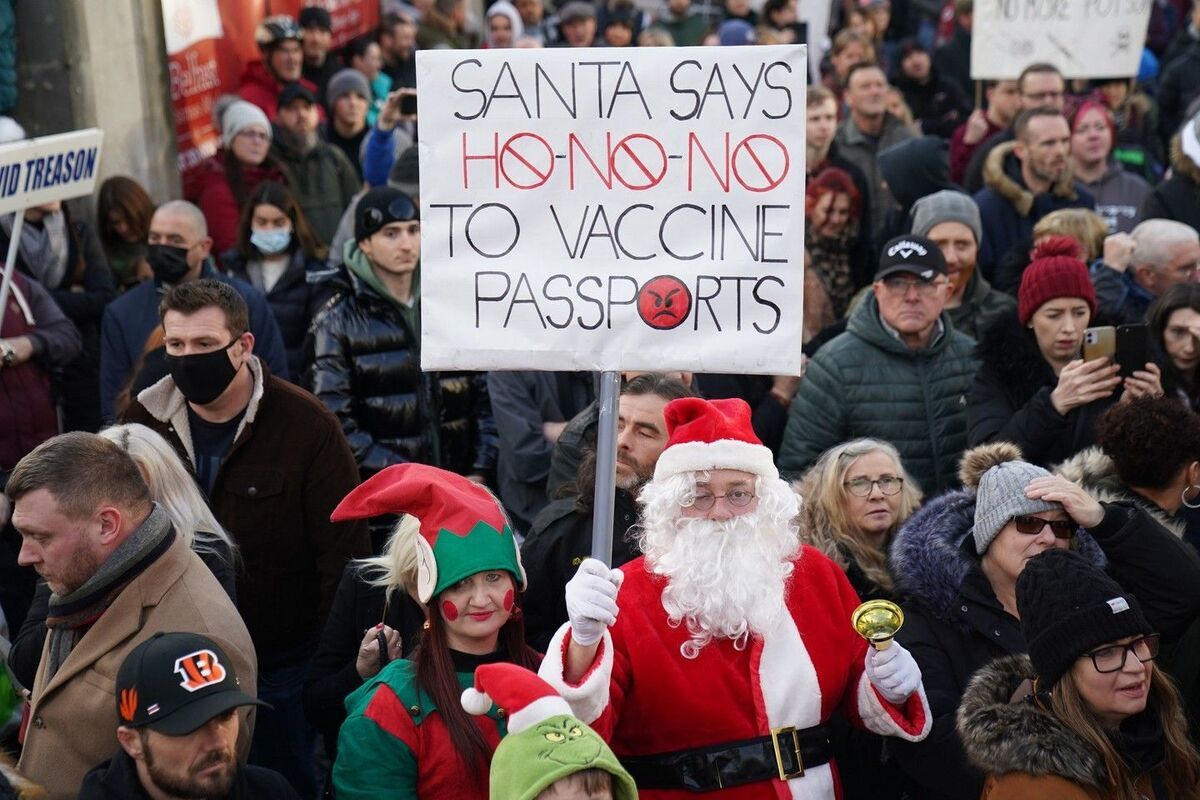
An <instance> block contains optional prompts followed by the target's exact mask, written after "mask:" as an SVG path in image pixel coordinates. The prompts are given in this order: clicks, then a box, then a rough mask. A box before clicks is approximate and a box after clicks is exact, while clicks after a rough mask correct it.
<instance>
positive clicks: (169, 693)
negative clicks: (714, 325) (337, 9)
mask: <svg viewBox="0 0 1200 800" xmlns="http://www.w3.org/2000/svg"><path fill="white" fill-rule="evenodd" d="M385 6H386V7H385V10H384V13H383V14H382V22H381V24H380V26H379V27H378V29H377V30H375V31H372V32H371V33H369V34H367V35H364V36H361V37H359V38H357V39H355V40H353V41H352V42H350V43H349V44H348V45H346V46H345V47H343V48H342V49H341V50H340V51H337V52H335V51H333V50H332V49H331V42H332V28H333V24H332V23H333V21H332V18H331V16H330V14H329V12H328V11H327V10H325V9H324V8H322V7H319V6H309V7H305V8H303V9H302V10H301V12H300V14H299V16H298V18H296V19H293V18H291V17H288V16H285V15H277V16H271V17H268V18H266V19H265V20H263V21H262V23H261V24H260V26H259V28H258V30H257V32H256V40H257V42H258V45H259V48H260V52H261V58H260V59H258V60H255V61H253V62H251V63H250V64H248V65H247V66H246V69H245V72H244V74H243V75H242V77H241V80H240V88H239V89H238V91H237V93H236V94H234V95H228V96H224V97H222V98H221V99H220V101H219V102H218V103H217V105H216V107H215V109H214V124H215V127H216V129H217V130H218V131H219V132H220V135H221V146H220V148H219V149H218V151H217V152H216V154H215V155H213V156H212V157H211V158H210V159H209V160H208V161H207V162H205V163H204V164H202V165H201V166H200V167H199V168H198V169H197V170H196V172H195V174H194V175H192V176H190V177H189V180H188V181H187V182H186V188H185V191H184V196H183V197H168V196H163V195H162V190H161V189H160V188H159V187H144V186H142V185H140V184H139V183H138V182H137V181H136V180H134V179H132V178H130V177H127V176H115V177H109V178H108V179H107V180H105V181H104V182H103V183H102V185H101V186H100V188H99V190H98V193H97V195H96V197H95V203H94V208H95V217H94V218H89V215H87V214H85V213H83V212H81V211H80V210H78V209H76V208H74V207H73V204H62V203H50V204H46V205H42V206H38V207H35V208H30V209H27V210H26V211H24V212H23V213H24V222H23V225H22V227H21V234H20V241H19V242H17V243H16V253H17V261H16V271H15V274H14V279H13V284H12V294H11V298H10V300H9V302H8V305H7V306H6V307H5V308H4V309H2V314H0V321H2V325H3V329H2V331H0V334H2V338H0V390H2V391H0V484H3V485H4V494H3V495H2V496H0V525H2V526H3V531H2V533H0V611H2V616H0V645H2V648H0V654H2V655H3V656H4V659H5V662H6V665H7V670H6V671H3V673H4V674H3V675H0V750H3V751H8V752H10V753H11V754H12V755H13V756H15V757H17V758H19V761H17V760H13V761H11V762H10V761H8V760H6V759H4V758H0V798H5V797H9V796H12V797H20V796H28V797H32V796H35V795H22V794H20V793H21V792H25V791H35V790H36V789H41V790H44V792H45V794H44V795H37V796H48V797H49V798H51V799H52V800H66V798H76V797H80V798H89V800H90V799H91V798H132V797H149V798H156V799H157V798H196V799H197V800H220V799H221V798H226V797H229V798H232V797H256V798H297V797H299V798H304V800H312V799H314V798H317V797H338V798H343V799H344V800H352V798H373V799H376V800H377V799H378V798H417V797H420V798H425V799H426V800H438V799H439V798H440V799H445V800H449V799H453V800H459V799H460V798H486V797H489V796H490V797H492V798H494V799H495V800H505V799H506V798H513V800H517V798H520V800H535V798H540V799H541V800H553V799H555V798H557V799H559V800H566V799H567V798H572V799H575V800H577V799H580V798H587V800H600V799H601V798H603V799H604V800H632V799H633V798H634V797H638V796H641V797H646V798H663V800H666V798H677V797H681V796H683V793H684V792H703V793H713V794H714V795H716V796H720V797H728V798H730V799H731V800H739V799H744V800H755V799H756V798H779V797H791V798H814V799H815V798H822V800H833V799H834V798H845V799H846V800H856V799H857V798H880V799H882V800H951V799H952V800H974V798H980V797H983V798H989V800H1005V799H1006V798H1024V797H1063V798H1088V799H1089V800H1137V799H1138V798H1156V799H1157V800H1167V799H1168V798H1172V799H1175V798H1180V799H1182V800H1186V799H1187V798H1200V755H1198V753H1197V744H1198V743H1200V555H1198V554H1197V552H1196V548H1197V547H1200V417H1198V416H1197V413H1198V412H1200V373H1198V367H1200V275H1198V274H1197V269H1198V267H1200V110H1198V108H1197V107H1198V106H1200V78H1198V77H1197V76H1200V66H1198V64H1197V60H1198V59H1200V0H1193V2H1192V4H1191V5H1189V4H1187V3H1186V2H1184V1H1183V0H1159V2H1156V3H1154V4H1152V10H1151V12H1150V26H1149V30H1148V32H1147V37H1146V42H1145V48H1144V52H1143V57H1142V67H1141V71H1140V72H1139V74H1138V76H1136V77H1128V78H1127V77H1123V76H1114V77H1106V78H1101V79H1091V80H1079V79H1073V78H1069V77H1065V76H1064V75H1063V74H1062V72H1061V71H1060V70H1059V69H1058V68H1057V67H1056V66H1054V65H1053V64H1049V63H1031V64H1024V65H1014V66H1015V67H1016V68H1015V69H1014V72H1019V76H1018V77H1017V78H1015V79H1011V80H995V81H983V82H979V83H975V82H973V81H972V80H971V79H970V73H969V70H970V51H971V37H972V21H973V13H972V3H971V0H948V2H946V3H945V4H944V5H941V6H939V5H938V4H930V3H922V2H916V0H845V2H841V3H834V4H833V5H832V8H831V12H832V18H831V23H830V28H829V30H828V31H816V30H810V29H809V27H808V25H807V24H806V22H805V21H804V20H802V19H800V18H799V16H798V11H797V4H796V1H795V0H766V2H763V3H758V4H755V3H753V2H751V0H724V2H723V3H722V4H717V3H713V2H708V3H706V4H705V5H703V6H700V5H697V6H695V7H693V4H692V2H691V0H667V2H665V3H655V2H646V1H644V0H638V2H631V1H630V0H595V2H590V1H589V0H566V1H565V2H562V3H561V4H559V5H557V6H555V5H553V4H552V3H551V2H550V0H515V2H509V0H495V2H492V3H491V4H487V5H486V7H485V8H484V12H483V14H482V16H480V17H478V18H476V17H474V16H473V14H472V13H471V12H470V10H469V8H468V5H467V4H466V2H465V0H416V2H414V3H412V4H409V3H404V2H389V3H387V4H385ZM826 34H828V35H826ZM801 42H806V43H808V44H809V45H810V46H811V47H816V48H819V49H822V50H826V49H827V51H828V52H827V53H825V54H824V57H823V58H822V59H821V62H820V63H821V69H820V72H819V74H813V75H810V76H809V78H810V83H811V85H810V86H809V88H808V92H807V104H806V112H805V113H806V115H807V123H806V134H805V135H806V141H805V146H806V148H805V150H806V172H807V183H806V192H805V197H804V198H803V203H804V213H805V219H806V227H805V236H804V252H803V253H802V254H801V253H795V254H792V256H793V257H792V259H791V262H792V263H791V265H790V266H789V268H790V269H795V270H801V269H802V270H803V273H804V286H805V298H804V338H803V340H802V341H797V342H796V343H795V348H796V353H797V361H798V362H800V363H802V364H803V373H802V375H801V376H795V375H774V376H770V375H737V374H691V373H688V372H664V373H627V374H625V375H624V376H623V378H622V382H621V389H620V396H619V398H618V409H617V415H616V416H617V461H616V481H615V488H614V493H613V497H612V498H611V500H612V502H613V504H614V514H613V516H612V531H611V534H612V558H611V560H610V561H609V562H608V563H604V562H602V561H599V560H596V559H593V558H592V557H591V556H592V539H593V511H594V506H595V503H596V500H597V499H596V497H595V487H596V485H597V469H598V464H597V444H596V439H597V429H598V427H599V417H600V410H599V407H598V401H597V395H598V386H599V376H598V375H594V374H590V373H583V372H579V373H575V372H550V371H534V370H529V371H516V372H512V371H493V372H490V373H479V372H467V371H460V372H448V371H443V372H432V371H423V370H422V369H421V366H420V364H421V358H420V356H421V328H422V326H421V320H422V304H421V281H420V266H421V214H420V174H419V168H418V162H419V159H418V157H417V146H416V143H417V142H418V141H419V114H418V112H417V111H416V110H415V105H416V104H415V95H416V69H415V59H414V53H415V52H416V51H417V50H420V49H430V48H472V47H487V48H506V47H632V46H696V45H708V46H729V45H743V46H744V45H755V44H790V43H801ZM797 112H798V110H797ZM11 129H12V126H6V127H5V128H4V130H5V131H9V130H11ZM796 201H797V202H800V198H796ZM13 227H14V217H13V215H11V214H10V215H8V216H6V217H2V218H0V247H3V248H5V249H7V246H8V239H9V237H10V236H11V234H12V230H13ZM1106 337H1107V338H1106ZM1105 342H1107V343H1108V345H1110V346H1109V347H1108V349H1107V350H1103V349H1094V348H1101V347H1102V346H1103V345H1104V344H1105ZM671 366H672V365H664V367H671ZM608 499H609V498H600V500H601V502H607V501H608ZM867 600H876V601H890V602H893V603H896V604H898V605H899V607H900V609H901V610H902V613H903V619H904V624H903V625H902V626H901V627H900V628H899V630H898V632H897V633H896V635H895V638H894V641H892V640H887V641H879V642H876V641H873V642H870V643H869V642H868V641H866V640H864V639H863V638H862V637H861V636H860V635H859V634H858V633H857V632H856V631H855V629H854V627H853V626H852V625H851V616H852V614H853V612H854V611H855V609H856V607H857V606H858V605H859V603H860V602H861V601H867ZM535 673H536V674H535Z"/></svg>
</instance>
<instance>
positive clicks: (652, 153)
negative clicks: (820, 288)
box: [417, 46, 807, 374]
mask: <svg viewBox="0 0 1200 800" xmlns="http://www.w3.org/2000/svg"><path fill="white" fill-rule="evenodd" d="M806 57H807V56H806V53H805V48H804V47H803V46H788V47H712V48H675V49H672V48H645V49H636V50H622V51H620V52H619V53H618V52H617V51H613V50H603V49H597V50H584V51H579V50H572V49H569V48H564V49H552V50H504V51H449V50H446V51H442V50H433V51H421V52H419V53H418V54H417V89H418V93H419V100H418V102H419V106H420V109H421V112H420V119H421V145H420V147H421V150H420V153H421V164H420V168H421V233H422V237H421V242H422V243H421V255H422V258H421V295H422V298H421V305H422V310H421V328H422V344H421V366H422V368H424V369H451V368H460V369H481V370H482V369H541V370H617V369H642V370H663V369H687V370H695V371H704V372H742V373H767V374H772V373H774V374H785V373H787V374H799V367H800V341H801V309H802V305H803V297H802V290H803V254H804V157H805V149H804V116H805V101H804V91H805V86H804V84H805V60H806Z"/></svg>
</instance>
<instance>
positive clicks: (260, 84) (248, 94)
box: [238, 59, 325, 122]
mask: <svg viewBox="0 0 1200 800" xmlns="http://www.w3.org/2000/svg"><path fill="white" fill-rule="evenodd" d="M284 85H285V84H284V83H283V82H282V81H280V80H279V79H278V78H276V77H275V76H274V75H273V74H272V73H271V71H270V70H269V69H267V65H266V64H264V63H263V62H262V60H261V59H260V60H258V61H251V62H250V63H249V64H247V65H246V68H245V69H244V70H242V77H241V81H240V85H239V88H238V96H239V97H241V98H242V99H243V100H245V101H247V102H250V103H254V105H256V106H258V107H259V108H261V109H262V110H263V111H264V112H265V113H266V115H267V118H268V119H270V120H271V122H274V121H275V117H276V115H277V114H278V112H279V93H280V92H282V91H283V87H284ZM300 85H301V86H304V87H305V88H307V89H311V90H312V93H313V95H315V96H318V97H319V96H320V92H319V91H318V90H317V85H316V84H315V83H313V82H312V81H310V80H306V79H305V78H301V79H300ZM317 113H318V114H319V115H320V117H321V119H322V120H324V119H325V109H324V108H322V107H321V105H320V104H319V103H318V104H317Z"/></svg>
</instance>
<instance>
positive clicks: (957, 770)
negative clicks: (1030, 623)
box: [890, 490, 1200, 800]
mask: <svg viewBox="0 0 1200 800" xmlns="http://www.w3.org/2000/svg"><path fill="white" fill-rule="evenodd" d="M974 522H975V496H974V494H973V493H972V492H969V491H965V490H963V491H956V492H950V493H948V494H945V495H942V496H941V497H937V498H934V499H933V500H931V501H930V502H929V503H927V504H926V505H925V506H924V507H922V508H921V509H920V510H919V511H917V513H916V514H914V515H913V516H912V517H911V518H910V519H909V521H908V522H906V523H905V524H904V526H903V527H902V528H901V529H900V532H899V533H898V534H897V536H896V539H895V541H894V542H893V544H892V551H891V567H892V573H893V575H895V577H896V582H897V587H898V588H899V590H900V592H901V594H902V596H906V597H907V598H908V600H907V601H906V602H905V603H904V614H905V624H904V627H903V628H901V629H900V632H899V634H898V635H897V637H896V638H897V640H898V641H899V642H900V643H901V644H903V645H904V646H905V647H906V648H908V650H909V651H910V652H911V653H912V654H913V657H914V658H915V659H916V660H917V664H918V665H920V667H921V676H922V681H923V685H924V686H925V692H926V695H927V696H928V697H929V705H930V709H931V710H932V712H933V718H934V719H933V730H932V732H931V733H930V734H929V737H928V738H927V739H926V740H925V741H924V742H921V743H907V742H900V741H895V742H892V743H890V744H891V746H892V747H893V749H894V753H895V756H896V759H897V761H898V762H899V763H900V765H901V767H902V768H903V769H904V770H905V771H906V772H908V774H909V775H910V776H911V777H912V778H913V779H914V780H916V781H917V782H918V783H919V784H920V785H921V786H922V787H923V789H924V790H925V791H924V792H923V793H922V794H920V797H921V798H922V799H923V800H926V798H928V800H940V799H941V798H961V799H962V800H975V798H978V797H979V796H980V791H981V790H982V786H983V775H982V774H981V773H980V772H979V771H978V770H977V769H975V768H974V767H970V766H968V765H967V763H966V761H965V760H964V757H963V753H962V745H961V743H960V741H959V739H958V735H957V734H956V732H955V729H954V715H955V712H956V710H957V708H958V706H959V704H960V701H961V699H962V696H963V692H964V691H965V690H966V687H967V684H968V682H969V681H970V679H971V677H972V675H974V674H975V673H976V672H977V671H978V670H979V669H980V668H981V667H983V666H984V665H986V664H988V663H989V662H991V661H992V660H994V659H996V658H999V657H1001V656H1005V655H1012V654H1021V653H1024V652H1025V640H1024V636H1023V635H1022V633H1021V627H1020V623H1019V622H1018V621H1017V619H1016V618H1015V617H1013V616H1011V615H1010V614H1008V612H1006V611H1005V610H1004V609H1003V607H1002V606H1001V605H1000V603H999V601H998V600H997V599H996V596H995V593H994V591H993V590H992V588H991V584H990V583H989V581H988V580H987V578H986V577H985V576H984V574H983V572H982V570H981V569H980V567H979V563H980V561H979V557H978V556H977V555H975V552H974V545H973V541H972V540H971V539H970V532H971V529H972V527H973V526H974ZM1072 547H1073V549H1075V550H1076V552H1078V553H1080V554H1081V555H1083V556H1084V557H1085V558H1087V559H1088V561H1090V562H1091V563H1092V564H1094V565H1096V566H1101V567H1105V569H1106V570H1107V572H1108V573H1109V575H1110V576H1111V577H1112V578H1113V579H1114V580H1116V581H1117V583H1119V584H1120V585H1121V586H1123V587H1124V588H1125V589H1126V590H1128V591H1129V592H1130V593H1132V594H1134V595H1136V596H1137V598H1138V600H1139V601H1140V602H1141V604H1142V609H1143V612H1144V613H1145V615H1146V619H1147V620H1149V621H1150V624H1151V625H1152V626H1154V629H1155V630H1157V631H1159V632H1161V633H1162V635H1163V639H1164V642H1166V643H1171V642H1172V641H1173V640H1174V639H1176V638H1177V637H1178V636H1180V635H1182V633H1183V631H1185V630H1186V629H1187V626H1188V625H1190V624H1191V622H1192V621H1194V620H1195V618H1196V615H1197V613H1198V612H1200V597H1198V595H1200V556H1197V555H1196V554H1195V553H1194V552H1188V549H1189V547H1188V545H1186V544H1184V543H1183V542H1181V541H1180V540H1179V539H1178V537H1176V536H1174V535H1173V534H1171V533H1169V532H1168V531H1167V530H1166V529H1165V528H1163V527H1162V526H1161V525H1159V524H1157V523H1156V522H1155V520H1154V519H1153V518H1152V517H1151V516H1149V515H1148V514H1146V512H1144V511H1142V510H1140V509H1139V508H1137V507H1135V506H1133V505H1128V504H1125V503H1111V504H1109V503H1105V504H1104V518H1103V520H1102V521H1101V522H1100V524H1099V525H1096V526H1095V527H1093V528H1090V529H1088V530H1083V529H1080V531H1079V532H1078V533H1077V534H1076V536H1075V538H1074V539H1073V541H1072ZM1037 796H1041V795H1037Z"/></svg>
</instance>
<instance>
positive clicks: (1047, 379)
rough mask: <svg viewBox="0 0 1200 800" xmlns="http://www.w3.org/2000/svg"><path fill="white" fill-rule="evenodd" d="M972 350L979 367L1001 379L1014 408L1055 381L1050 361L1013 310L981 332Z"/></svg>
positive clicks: (1052, 384)
mask: <svg viewBox="0 0 1200 800" xmlns="http://www.w3.org/2000/svg"><path fill="white" fill-rule="evenodd" d="M975 352H976V354H978V356H979V360H980V363H981V369H987V370H990V371H991V372H992V373H993V374H995V375H996V377H998V378H999V379H1000V380H1001V382H1002V383H1003V385H1004V386H1005V387H1006V388H1007V390H1008V393H1009V396H1010V397H1011V399H1012V400H1013V401H1014V404H1015V405H1016V407H1018V408H1020V407H1021V406H1023V405H1025V404H1026V403H1027V402H1029V399H1030V398H1031V397H1033V396H1034V395H1035V394H1037V393H1038V392H1039V391H1040V390H1041V389H1043V388H1045V387H1047V386H1055V385H1057V384H1058V379H1057V378H1056V377H1055V375H1054V370H1053V368H1051V366H1050V362H1048V361H1046V358H1045V356H1043V355H1042V351H1041V350H1039V349H1038V345H1037V338H1036V337H1035V336H1034V335H1033V334H1032V333H1031V332H1030V331H1029V330H1028V329H1026V328H1023V327H1021V322H1020V320H1018V319H1017V314H1016V312H1015V311H1013V312H1010V313H1007V314H1004V315H1002V316H1000V317H998V318H997V319H996V321H995V322H994V323H992V324H991V325H989V326H988V327H987V329H985V330H984V331H983V332H982V334H981V335H980V336H979V345H978V346H977V347H976V350H975Z"/></svg>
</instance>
